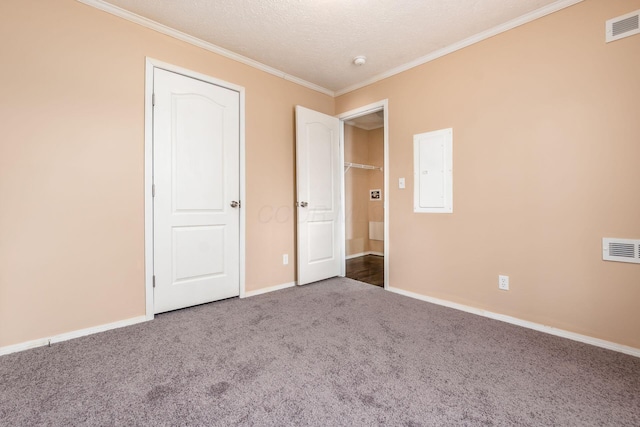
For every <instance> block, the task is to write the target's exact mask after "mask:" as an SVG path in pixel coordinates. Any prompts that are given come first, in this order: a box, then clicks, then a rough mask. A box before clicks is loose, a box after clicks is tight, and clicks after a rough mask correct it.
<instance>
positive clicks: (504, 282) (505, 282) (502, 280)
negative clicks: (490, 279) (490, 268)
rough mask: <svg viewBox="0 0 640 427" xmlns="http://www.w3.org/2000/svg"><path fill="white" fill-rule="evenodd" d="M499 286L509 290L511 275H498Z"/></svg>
mask: <svg viewBox="0 0 640 427" xmlns="http://www.w3.org/2000/svg"><path fill="white" fill-rule="evenodd" d="M498 288H500V289H502V290H503V291H508V290H509V276H502V275H499V276H498Z"/></svg>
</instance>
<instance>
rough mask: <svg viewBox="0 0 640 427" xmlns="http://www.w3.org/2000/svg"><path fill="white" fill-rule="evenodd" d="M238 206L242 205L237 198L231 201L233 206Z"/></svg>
mask: <svg viewBox="0 0 640 427" xmlns="http://www.w3.org/2000/svg"><path fill="white" fill-rule="evenodd" d="M238 206H240V202H236V201H235V200H234V201H232V202H231V207H232V208H237V207H238Z"/></svg>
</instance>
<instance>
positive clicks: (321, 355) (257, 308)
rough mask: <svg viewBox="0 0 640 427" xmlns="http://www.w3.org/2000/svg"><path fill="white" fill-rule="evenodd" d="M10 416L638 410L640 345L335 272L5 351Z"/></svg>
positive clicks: (483, 416)
mask: <svg viewBox="0 0 640 427" xmlns="http://www.w3.org/2000/svg"><path fill="white" fill-rule="evenodd" d="M0 387H1V388H0V425H2V426H22V425H37V426H42V425H53V426H76V425H103V426H104V425H214V426H218V425H219V426H229V425H256V426H286V425H314V426H338V425H362V426H370V425H404V426H421V425H422V426H444V425H466V426H476V425H488V426H501V425H518V426H640V359H638V358H634V357H631V356H628V355H624V354H619V353H615V352H612V351H608V350H604V349H600V348H596V347H592V346H588V345H585V344H581V343H577V342H573V341H569V340H565V339H562V338H558V337H554V336H550V335H546V334H543V333H539V332H535V331H531V330H528V329H524V328H520V327H517V326H513V325H509V324H505V323H501V322H498V321H494V320H490V319H485V318H482V317H478V316H474V315H471V314H467V313H462V312H459V311H456V310H452V309H447V308H443V307H439V306H435V305H432V304H428V303H425V302H421V301H417V300H413V299H410V298H406V297H403V296H400V295H396V294H393V293H390V292H386V291H384V290H383V289H380V288H378V287H375V286H371V285H366V284H363V283H360V282H356V281H353V280H350V279H331V280H328V281H324V282H319V283H317V284H312V285H308V286H305V287H299V288H290V289H285V290H282V291H278V292H273V293H270V294H265V295H261V296H256V297H252V298H248V299H244V300H239V299H230V300H226V301H219V302H216V303H212V304H206V305H202V306H199V307H194V308H190V309H186V310H180V311H176V312H172V313H167V314H162V315H159V316H157V317H156V319H155V320H154V321H152V322H147V323H144V324H139V325H135V326H130V327H126V328H122V329H118V330H113V331H109V332H104V333H101V334H96V335H92V336H89V337H85V338H79V339H76V340H71V341H67V342H64V343H59V344H55V345H53V346H52V347H50V348H48V347H41V348H37V349H33V350H29V351H24V352H21V353H15V354H11V355H7V356H3V357H0Z"/></svg>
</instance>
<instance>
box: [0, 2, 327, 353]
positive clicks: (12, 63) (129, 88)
mask: <svg viewBox="0 0 640 427" xmlns="http://www.w3.org/2000/svg"><path fill="white" fill-rule="evenodd" d="M0 29H1V33H2V38H1V39H0V57H1V58H2V67H0V81H2V101H1V103H0V106H1V110H0V117H2V119H0V120H2V123H1V125H0V129H1V130H2V139H1V142H0V204H1V208H0V347H1V346H5V345H11V344H16V343H20V342H24V341H28V340H32V339H38V338H44V337H48V336H52V335H55V334H59V333H64V332H69V331H73V330H77V329H82V328H87V327H92V326H96V325H101V324H105V323H109V322H115V321H119V320H123V319H128V318H132V317H135V316H139V315H143V314H144V277H143V275H144V233H143V232H144V228H143V227H144V200H143V177H144V167H143V166H144V152H143V149H144V75H145V74H144V67H145V57H146V56H149V57H152V58H156V59H159V60H162V61H165V62H168V63H171V64H175V65H178V66H181V67H184V68H188V69H191V70H194V71H197V72H200V73H204V74H207V75H210V76H213V77H216V78H219V79H222V80H226V81H228V82H231V83H234V84H237V85H241V86H244V87H245V88H246V169H247V177H246V179H247V200H246V205H245V206H246V209H247V211H246V215H247V224H246V227H247V253H246V257H247V258H246V265H247V276H246V289H247V290H248V291H251V290H255V289H259V288H262V287H268V286H273V285H279V284H282V283H288V282H292V281H294V280H295V270H294V265H293V263H290V264H289V265H288V266H283V265H282V254H284V253H288V254H289V256H290V257H291V259H294V258H295V257H294V225H295V221H294V218H293V209H292V208H293V203H294V197H295V193H294V183H295V179H294V176H295V175H294V106H295V105H296V104H300V105H303V106H306V107H308V108H312V109H314V110H318V111H321V112H324V113H328V114H333V110H334V100H333V99H332V98H331V97H329V96H326V95H322V94H320V93H318V92H314V91H312V90H309V89H306V88H304V87H301V86H298V85H295V84H293V83H290V82H287V81H284V80H283V79H280V78H277V77H275V76H272V75H269V74H266V73H263V72H261V71H258V70H256V69H254V68H251V67H247V66H244V65H242V64H239V63H237V62H234V61H231V60H229V59H226V58H223V57H220V56H218V55H215V54H213V53H210V52H207V51H205V50H202V49H200V48H197V47H194V46H192V45H189V44H186V43H183V42H180V41H178V40H175V39H173V38H170V37H167V36H164V35H161V34H159V33H156V32H154V31H151V30H148V29H145V28H143V27H140V26H138V25H135V24H133V23H130V22H128V21H125V20H123V19H120V18H117V17H114V16H112V15H109V14H107V13H104V12H100V11H98V10H96V9H94V8H91V7H89V6H85V5H82V4H80V3H77V2H75V1H73V0H58V1H55V2H53V1H36V0H3V1H2V2H0Z"/></svg>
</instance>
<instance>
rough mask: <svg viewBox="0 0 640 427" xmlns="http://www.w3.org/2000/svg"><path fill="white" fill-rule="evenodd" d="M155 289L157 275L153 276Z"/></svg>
mask: <svg viewBox="0 0 640 427" xmlns="http://www.w3.org/2000/svg"><path fill="white" fill-rule="evenodd" d="M153 287H154V288H155V287H156V275H155V274H154V275H153Z"/></svg>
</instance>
